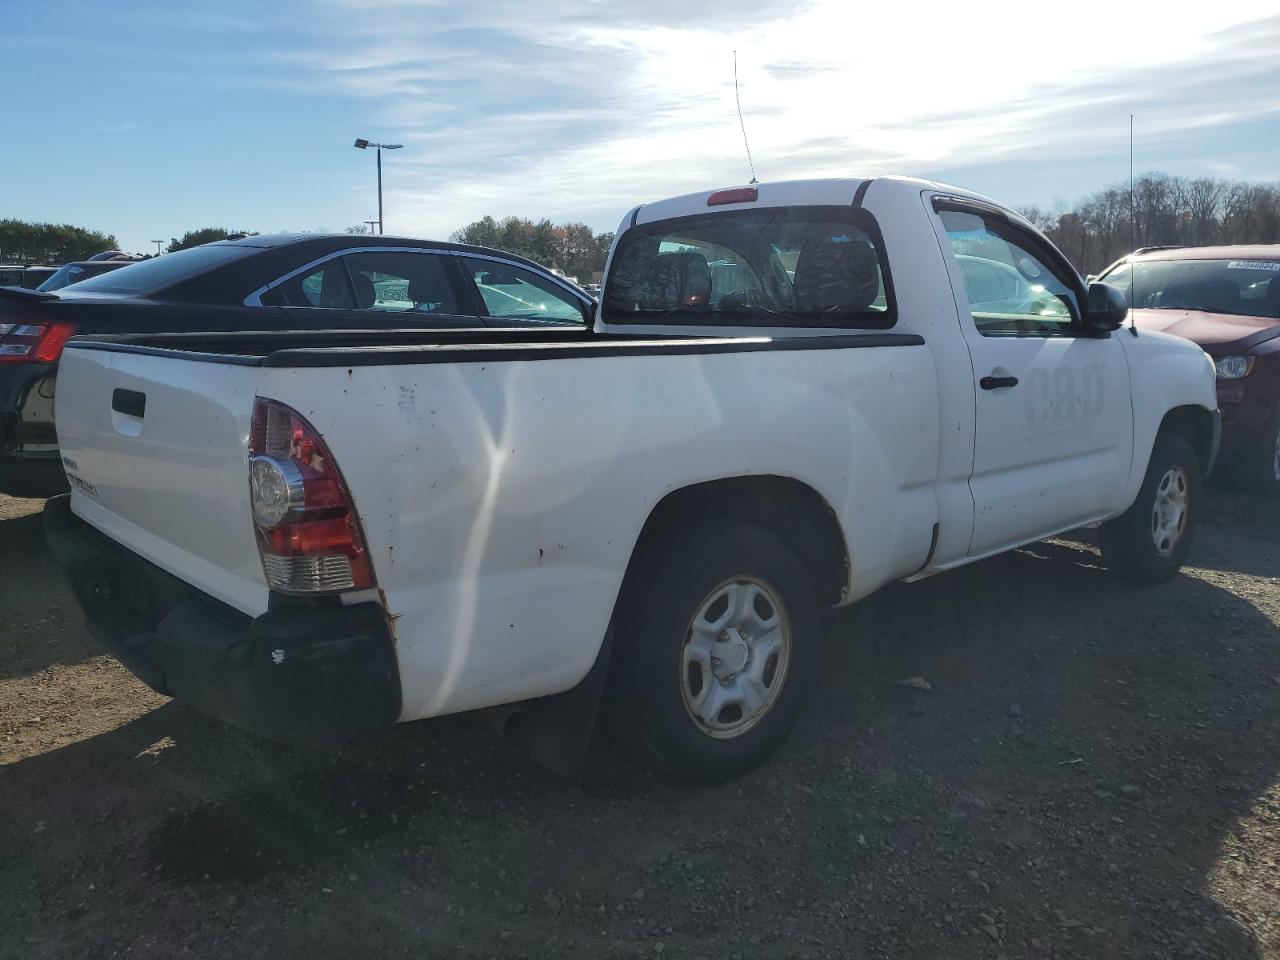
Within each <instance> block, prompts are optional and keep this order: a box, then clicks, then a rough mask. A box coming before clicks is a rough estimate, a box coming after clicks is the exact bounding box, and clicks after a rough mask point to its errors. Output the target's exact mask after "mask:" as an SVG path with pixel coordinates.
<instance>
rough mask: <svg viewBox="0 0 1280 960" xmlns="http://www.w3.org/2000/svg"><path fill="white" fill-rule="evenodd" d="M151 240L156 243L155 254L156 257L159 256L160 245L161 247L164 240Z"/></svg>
mask: <svg viewBox="0 0 1280 960" xmlns="http://www.w3.org/2000/svg"><path fill="white" fill-rule="evenodd" d="M151 242H152V243H154V244H155V245H156V256H157V257H158V256H160V247H161V245H162V244H163V243H164V241H163V240H152V241H151Z"/></svg>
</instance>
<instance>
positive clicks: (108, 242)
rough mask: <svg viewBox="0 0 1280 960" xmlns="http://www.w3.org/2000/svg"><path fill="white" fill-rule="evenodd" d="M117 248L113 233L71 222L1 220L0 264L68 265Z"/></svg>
mask: <svg viewBox="0 0 1280 960" xmlns="http://www.w3.org/2000/svg"><path fill="white" fill-rule="evenodd" d="M115 248H116V238H115V237H114V236H112V235H111V234H109V233H99V232H98V231H96V230H86V229H85V228H84V227H73V226H72V225H71V224H69V223H29V222H27V221H26V220H0V263H67V262H68V261H70V260H84V259H87V258H88V257H91V256H93V255H94V254H95V253H101V252H102V251H103V250H114V249H115Z"/></svg>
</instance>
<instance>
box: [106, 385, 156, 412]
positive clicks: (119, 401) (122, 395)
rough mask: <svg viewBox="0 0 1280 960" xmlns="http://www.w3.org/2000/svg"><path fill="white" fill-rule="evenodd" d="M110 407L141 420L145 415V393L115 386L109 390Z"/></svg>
mask: <svg viewBox="0 0 1280 960" xmlns="http://www.w3.org/2000/svg"><path fill="white" fill-rule="evenodd" d="M111 409H112V410H114V411H115V412H116V413H123V414H124V415H125V416H126V417H137V418H138V419H139V420H141V419H142V418H143V417H145V416H146V415H147V395H146V394H145V393H143V392H141V391H140V390H124V389H120V388H117V389H115V390H113V391H112V392H111Z"/></svg>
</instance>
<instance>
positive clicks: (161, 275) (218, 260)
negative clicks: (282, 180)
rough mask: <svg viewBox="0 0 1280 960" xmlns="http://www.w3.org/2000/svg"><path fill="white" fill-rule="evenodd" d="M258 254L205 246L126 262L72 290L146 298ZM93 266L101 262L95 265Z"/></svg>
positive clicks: (229, 246) (218, 245) (227, 245)
mask: <svg viewBox="0 0 1280 960" xmlns="http://www.w3.org/2000/svg"><path fill="white" fill-rule="evenodd" d="M260 252H261V251H260V250H259V248H257V247H241V246H237V245H236V244H231V243H210V244H205V245H204V246H202V247H191V248H190V249H188V250H179V251H178V252H177V253H166V254H164V255H163V256H160V257H152V258H151V259H150V260H142V261H139V262H138V263H130V264H128V265H126V266H124V267H122V268H121V269H118V270H114V271H112V272H110V273H106V274H104V275H102V276H99V277H91V278H90V279H88V280H84V281H82V282H81V283H80V285H79V286H78V287H77V288H76V289H78V290H87V291H93V292H95V293H122V294H129V295H135V296H136V295H146V294H150V293H155V292H156V291H158V290H163V289H165V288H166V287H171V286H173V285H174V284H176V283H180V282H181V281H183V280H189V279H190V278H191V277H194V276H196V275H197V274H201V273H204V272H206V271H208V270H213V269H215V268H217V267H221V266H224V265H225V264H228V263H231V262H232V261H234V260H239V259H240V258H242V257H247V256H250V255H252V254H255V253H260ZM97 265H105V263H103V264H95V266H97ZM50 279H52V278H50ZM41 289H44V288H43V287H42V288H41Z"/></svg>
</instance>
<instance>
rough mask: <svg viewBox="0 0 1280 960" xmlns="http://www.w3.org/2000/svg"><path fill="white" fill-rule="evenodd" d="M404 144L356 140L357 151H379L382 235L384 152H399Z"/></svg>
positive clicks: (380, 226)
mask: <svg viewBox="0 0 1280 960" xmlns="http://www.w3.org/2000/svg"><path fill="white" fill-rule="evenodd" d="M403 146H404V144H403V143H370V142H369V141H368V140H365V139H362V138H360V137H357V138H356V143H355V147H356V149H357V150H367V149H368V148H369V147H373V148H375V149H376V150H377V151H378V233H379V234H381V233H382V151H383V150H399V149H400V148H401V147H403Z"/></svg>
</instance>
